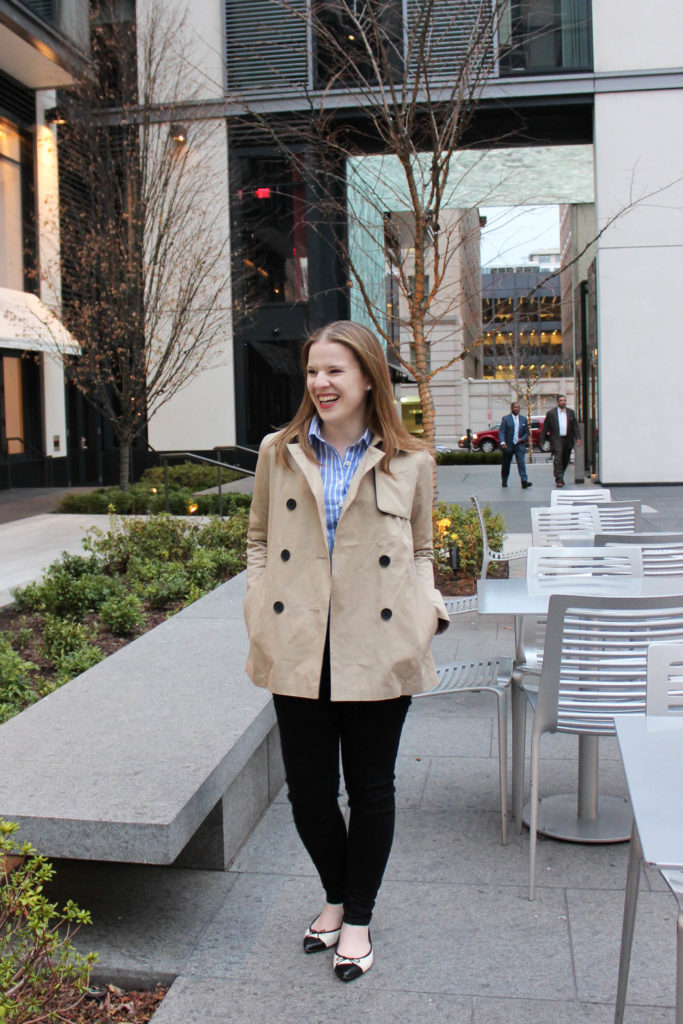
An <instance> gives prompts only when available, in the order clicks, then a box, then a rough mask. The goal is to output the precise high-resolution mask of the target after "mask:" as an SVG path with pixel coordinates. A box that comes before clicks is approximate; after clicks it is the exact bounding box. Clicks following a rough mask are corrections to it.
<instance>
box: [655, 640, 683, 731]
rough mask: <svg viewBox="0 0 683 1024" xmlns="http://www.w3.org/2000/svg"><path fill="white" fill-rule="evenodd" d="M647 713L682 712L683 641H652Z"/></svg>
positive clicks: (666, 713)
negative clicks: (663, 642) (665, 642)
mask: <svg viewBox="0 0 683 1024" xmlns="http://www.w3.org/2000/svg"><path fill="white" fill-rule="evenodd" d="M646 713H647V714H648V715H669V714H683V643H668V644H660V643H654V644H650V646H649V648H648V651H647V707H646Z"/></svg>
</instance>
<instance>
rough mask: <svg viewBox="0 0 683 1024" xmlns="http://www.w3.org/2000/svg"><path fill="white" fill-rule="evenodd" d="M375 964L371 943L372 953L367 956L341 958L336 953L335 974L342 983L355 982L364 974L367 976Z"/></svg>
mask: <svg viewBox="0 0 683 1024" xmlns="http://www.w3.org/2000/svg"><path fill="white" fill-rule="evenodd" d="M374 962H375V954H374V951H373V949H372V941H370V952H369V953H366V954H365V956H339V954H338V953H335V954H334V964H333V967H334V973H335V974H336V975H337V977H338V978H339V980H340V981H355V979H356V978H360V976H361V975H362V974H367V973H368V971H369V970H370V968H371V967H372V965H373V963H374Z"/></svg>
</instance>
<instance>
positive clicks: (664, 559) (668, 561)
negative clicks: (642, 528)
mask: <svg viewBox="0 0 683 1024" xmlns="http://www.w3.org/2000/svg"><path fill="white" fill-rule="evenodd" d="M594 543H595V546H596V548H597V547H607V546H609V545H612V544H635V545H637V546H638V547H639V548H640V549H641V551H642V553H643V573H644V575H645V576H683V533H632V534H616V535H615V534H613V533H598V534H596V535H595V542H594Z"/></svg>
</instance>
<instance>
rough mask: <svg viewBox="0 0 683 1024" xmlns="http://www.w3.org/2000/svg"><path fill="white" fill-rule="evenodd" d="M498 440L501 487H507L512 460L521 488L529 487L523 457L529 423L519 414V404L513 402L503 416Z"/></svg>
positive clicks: (527, 439)
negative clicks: (500, 457) (501, 452)
mask: <svg viewBox="0 0 683 1024" xmlns="http://www.w3.org/2000/svg"><path fill="white" fill-rule="evenodd" d="M498 440H499V441H500V447H501V449H502V451H503V465H502V468H501V483H502V485H503V487H507V485H508V477H509V476H510V466H511V465H512V460H513V458H514V459H516V460H517V469H518V470H519V479H520V480H521V481H522V487H524V488H527V487H531V482H530V480H529V479H528V478H527V475H526V463H525V461H524V460H525V455H526V449H527V445H528V444H529V421H528V419H527V418H526V416H520V414H519V402H513V403H512V405H511V406H510V412H509V413H508V414H507V416H503V419H502V421H501V424H500V430H499V431H498Z"/></svg>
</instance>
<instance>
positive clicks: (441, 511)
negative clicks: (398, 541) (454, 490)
mask: <svg viewBox="0 0 683 1024" xmlns="http://www.w3.org/2000/svg"><path fill="white" fill-rule="evenodd" d="M482 511H483V515H484V522H485V523H486V532H487V534H488V538H489V544H490V545H491V548H492V549H493V550H494V551H502V549H503V543H504V541H505V519H504V518H503V516H502V515H501V514H500V513H495V514H494V512H492V510H491V506H490V505H485V506H484V508H483V510H482ZM433 523H434V558H435V562H436V564H437V566H438V567H439V568H440V569H441V570H442V571H443V572H450V571H451V569H450V563H449V560H448V550H449V548H452V547H455V546H456V545H457V547H458V548H459V549H460V573H461V574H462V575H463V576H476V575H477V574H478V573H479V571H480V569H481V563H482V556H483V550H482V539H481V529H480V527H479V519H478V517H477V513H476V510H475V509H474V508H468V509H464V508H462V506H461V505H455V504H451V503H447V502H445V501H440V502H439V504H438V505H437V506H436V508H435V509H434V512H433Z"/></svg>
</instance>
